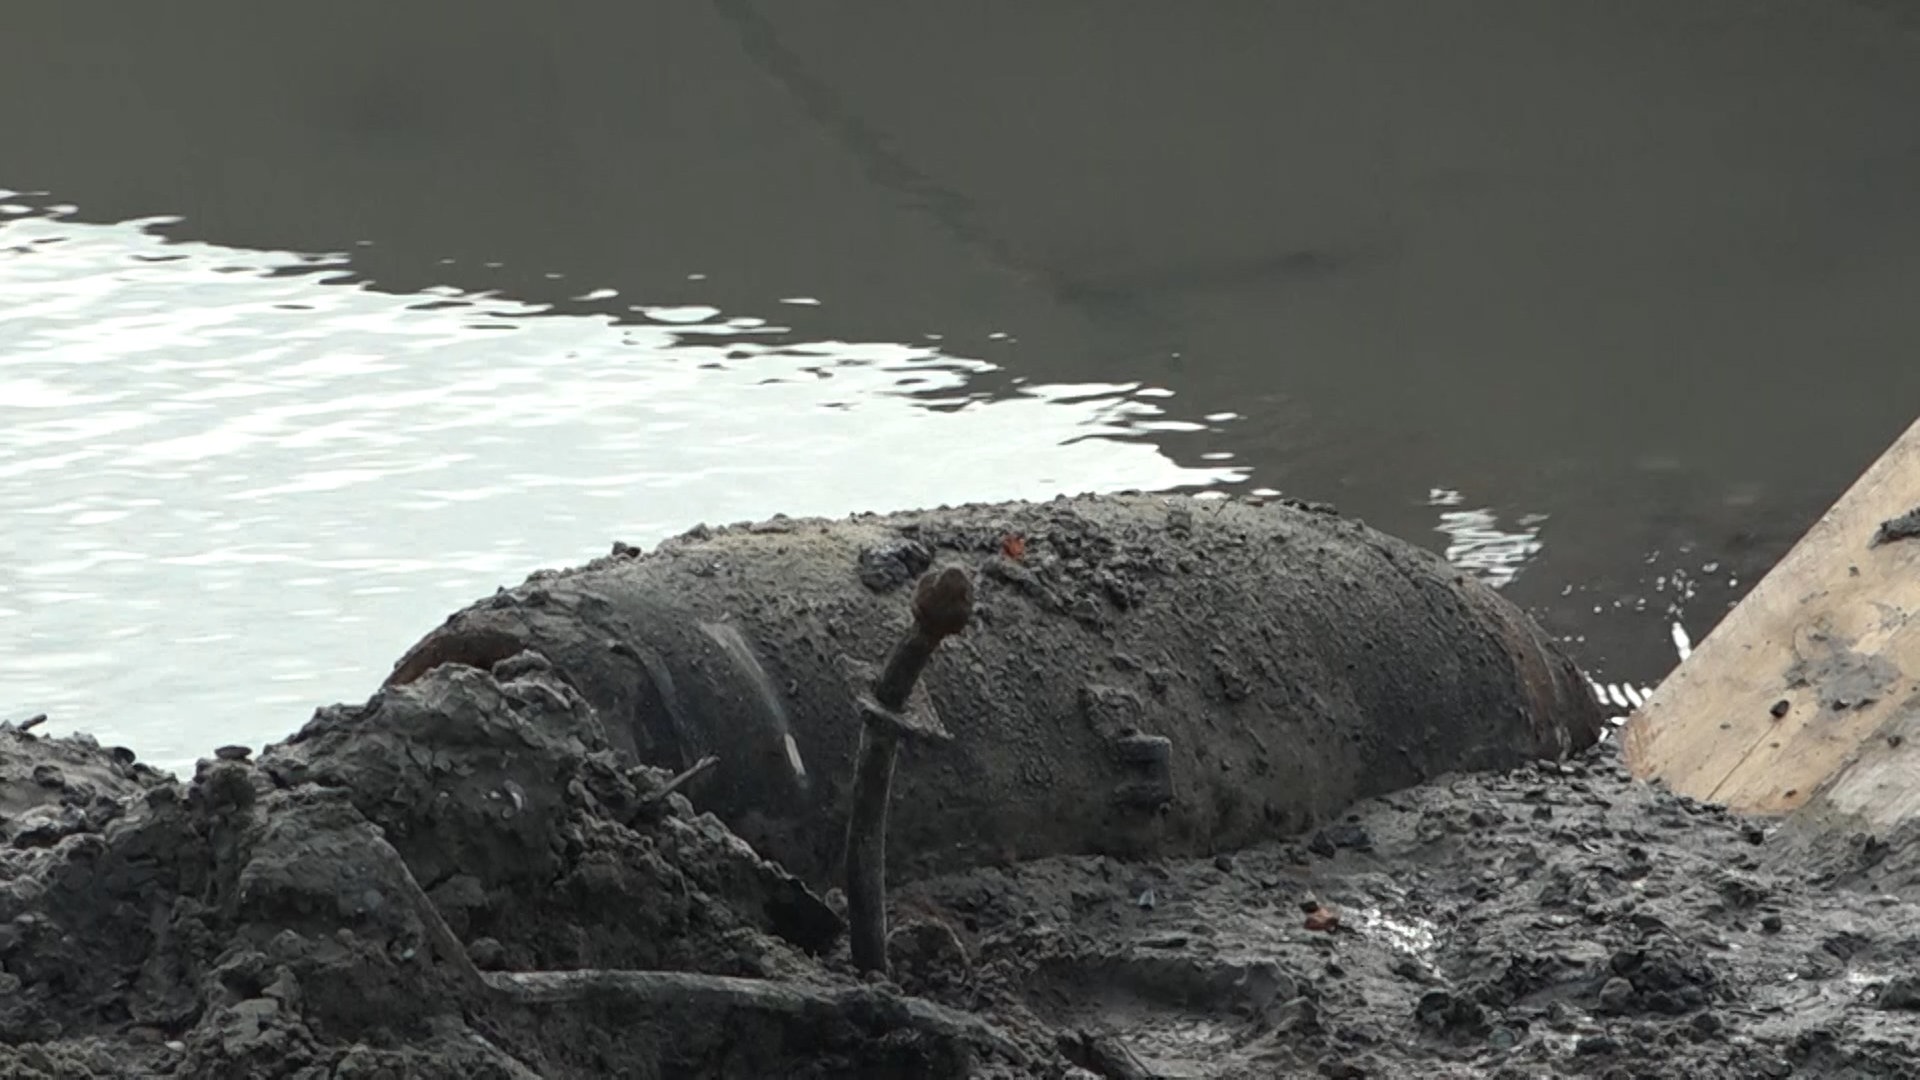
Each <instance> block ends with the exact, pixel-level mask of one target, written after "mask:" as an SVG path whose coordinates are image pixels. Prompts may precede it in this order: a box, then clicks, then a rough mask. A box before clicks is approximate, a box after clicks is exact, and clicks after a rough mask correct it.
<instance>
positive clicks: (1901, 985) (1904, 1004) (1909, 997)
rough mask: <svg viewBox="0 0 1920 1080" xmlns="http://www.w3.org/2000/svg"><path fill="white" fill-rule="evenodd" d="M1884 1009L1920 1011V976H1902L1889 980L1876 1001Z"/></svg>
mask: <svg viewBox="0 0 1920 1080" xmlns="http://www.w3.org/2000/svg"><path fill="white" fill-rule="evenodd" d="M1876 1004H1878V1005H1879V1006H1880V1007H1881V1008H1883V1009H1902V1010H1906V1009H1920V976H1914V975H1902V976H1899V977H1898V978H1895V979H1890V980H1888V982H1887V984H1886V985H1885V986H1882V987H1881V988H1880V996H1879V998H1878V999H1877V1000H1876Z"/></svg>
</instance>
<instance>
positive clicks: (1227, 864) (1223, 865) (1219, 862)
mask: <svg viewBox="0 0 1920 1080" xmlns="http://www.w3.org/2000/svg"><path fill="white" fill-rule="evenodd" d="M1213 868H1214V869H1215V870H1218V871H1220V872H1221V873H1223V874H1231V873H1233V856H1231V855H1215V856H1214V857H1213Z"/></svg>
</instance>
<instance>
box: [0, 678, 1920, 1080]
mask: <svg viewBox="0 0 1920 1080" xmlns="http://www.w3.org/2000/svg"><path fill="white" fill-rule="evenodd" d="M666 779H667V776H666V774H665V773H664V772H663V771H660V770H655V769H650V768H644V767H640V768H636V767H628V766H625V765H623V764H622V763H621V760H620V759H619V757H618V756H616V754H615V753H614V752H613V751H612V750H611V749H610V748H609V744H608V739H607V736H606V733H605V732H604V730H603V729H602V726H601V724H600V721H599V719H598V717H597V716H596V715H595V714H594V712H593V711H592V710H591V709H590V708H588V707H587V706H586V704H585V702H584V701H582V700H581V699H580V697H579V696H578V695H577V694H575V693H574V692H573V691H572V690H571V689H570V688H569V687H568V686H567V684H565V683H564V682H562V681H560V680H558V679H556V678H555V677H554V676H553V674H552V673H551V672H550V671H549V670H547V669H546V666H545V665H544V664H543V663H542V662H541V661H539V660H538V659H536V658H533V657H528V656H522V657H517V658H512V659H509V660H508V661H505V662H503V663H502V664H500V665H497V666H496V668H495V669H494V670H493V671H491V672H488V671H480V670H475V669H471V668H464V667H459V666H448V667H443V668H440V669H437V670H435V671H432V672H430V673H428V674H426V675H424V676H422V677H421V678H419V679H417V680H415V681H414V682H413V683H411V684H409V685H407V686H405V687H396V688H391V689H388V690H386V691H384V692H382V693H381V694H380V695H377V696H376V697H375V698H374V699H373V700H371V701H370V702H368V703H367V704H366V705H364V706H360V707H336V708H330V709H325V710H322V711H321V712H320V713H319V714H317V715H316V717H315V719H314V720H313V722H312V723H310V724H309V725H308V726H307V727H306V728H305V729H304V730H302V731H301V732H300V733H298V734H297V735H296V736H295V737H294V738H292V739H290V740H289V741H288V742H286V743H284V744H281V745H278V746H275V747H270V748H267V749H266V750H264V751H262V752H261V753H260V754H259V755H258V756H257V757H254V756H243V755H241V754H240V752H239V751H237V750H232V749H230V750H228V751H226V757H225V758H214V759H209V760H208V761H206V762H204V763H203V764H202V767H201V769H200V770H199V773H198V775H197V776H196V777H194V778H192V779H191V780H190V781H188V782H186V783H176V782H174V781H173V780H172V779H170V778H167V777H162V776H159V775H157V774H154V773H152V772H151V771H150V770H146V769H144V768H143V767H141V766H139V765H138V764H137V763H134V762H132V761H131V755H129V754H127V753H126V752H125V751H117V750H112V749H102V748H99V747H95V746H93V745H91V744H90V743H89V742H87V741H86V740H83V739H61V740H48V739H41V738H38V737H36V736H34V735H31V734H26V733H22V732H19V731H17V730H14V729H5V728H0V806H3V807H4V819H0V967H3V970H0V1076H7V1077H46V1078H53V1077H60V1078H69V1077H87V1076H95V1077H118V1076H176V1077H207V1078H228V1077H231V1078H236V1080H237V1078H241V1077H266V1078H273V1077H299V1078H302V1080H322V1078H342V1080H344V1078H366V1080H373V1078H382V1077H425V1078H435V1077H448V1078H452V1077H460V1078H463V1080H485V1078H495V1077H499V1078H513V1080H524V1078H527V1077H562V1078H573V1077H580V1078H585V1077H603V1076H615V1077H682V1076H686V1077H703V1076H710V1077H743V1078H744V1077H756V1078H757V1077H787V1076H793V1077H830V1076H832V1077H838V1076H856V1077H857V1076H871V1077H960V1076H982V1077H1008V1078H1011V1077H1047V1078H1062V1080H1064V1078H1068V1077H1073V1078H1076V1080H1084V1078H1086V1077H1088V1076H1105V1077H1126V1078H1135V1077H1153V1076H1164V1077H1181V1076H1186V1077H1237V1076H1283V1077H1284V1076H1308V1077H1312V1076H1323V1077H1400V1076H1420V1077H1431V1078H1440V1077H1450V1076H1459V1077H1468V1076H1496V1077H1500V1076H1504V1077H1515V1078H1519V1077H1537V1076H1582V1077H1609V1078H1611V1077H1672V1076H1687V1077H1692V1078H1701V1080H1706V1078H1718V1077H1726V1078H1741V1080H1745V1078H1749V1077H1785V1076H1808V1077H1812V1076H1819V1077H1849V1076H1854V1077H1868V1076H1874V1077H1895V1076H1913V1075H1920V984H1917V983H1916V981H1915V979H1914V973H1915V972H1920V907H1916V904H1915V900H1916V899H1920V878H1916V876H1915V875H1914V874H1913V873H1912V871H1911V866H1912V864H1911V862H1908V861H1904V860H1903V859H1902V857H1901V856H1902V852H1901V851H1900V850H1897V849H1896V847H1889V846H1888V845H1886V844H1883V843H1880V842H1875V841H1867V840H1864V839H1859V840H1853V841H1847V840H1845V839H1844V838H1839V839H1832V838H1830V839H1829V840H1828V842H1825V843H1823V844H1821V845H1820V846H1819V849H1818V856H1819V857H1818V858H1817V859H1814V860H1812V861H1808V860H1807V859H1806V851H1807V848H1806V846H1805V844H1804V842H1800V841H1796V842H1794V843H1789V842H1787V841H1786V840H1785V838H1783V837H1781V836H1778V835H1774V834H1773V833H1772V832H1770V831H1769V828H1768V827H1767V826H1765V825H1761V824H1756V823H1749V822H1744V821H1741V820H1738V819H1736V818H1734V817H1732V816H1730V815H1728V814H1726V813H1724V812H1722V811H1720V810H1717V809H1714V808H1711V807H1706V806H1702V805H1700V804H1697V803H1693V802H1691V801H1688V800H1684V799H1678V798H1674V797H1671V796H1667V795H1664V794H1663V793H1661V792H1659V791H1658V790H1656V789H1652V788H1648V787H1646V786H1644V785H1639V784H1637V783H1633V782H1630V781H1629V780H1627V778H1626V776H1625V773H1624V771H1623V770H1622V768H1621V766H1620V765H1619V763H1618V761H1617V758H1616V757H1615V754H1614V751H1613V750H1612V747H1611V744H1610V743H1603V744H1602V745H1601V746H1599V747H1597V748H1595V749H1594V750H1592V751H1590V752H1588V753H1586V754H1584V755H1581V756H1580V757H1577V758H1575V759H1573V760H1571V761H1567V762H1564V763H1556V762H1547V763H1541V764H1539V765H1533V766H1528V767H1524V768H1521V769H1519V770H1517V771H1511V772H1502V773H1488V774H1473V775H1466V776H1453V777H1443V778H1440V779H1437V780H1433V781H1429V782H1427V783H1426V784H1423V785H1421V786H1419V787H1416V788H1413V789H1410V790H1406V791H1402V792H1399V793H1397V794H1393V795H1390V796H1386V797H1384V798H1381V799H1379V800H1376V801H1373V802H1369V803H1365V804H1361V805H1358V806H1356V807H1354V808H1353V813H1352V814H1351V816H1347V817H1342V818H1340V819H1338V820H1336V821H1333V822H1331V823H1329V824H1327V825H1325V826H1324V827H1322V828H1320V829H1318V830H1316V831H1315V832H1313V833H1311V834H1308V835H1302V836H1298V837H1294V838H1291V839H1286V840H1278V841H1274V842H1271V843H1265V844H1259V845H1255V846H1252V847H1249V848H1244V849H1242V850H1239V851H1236V852H1233V853H1222V854H1219V855H1215V856H1211V857H1196V858H1191V859H1174V860H1141V861H1126V860H1121V859H1117V858H1112V857H1106V856H1075V857H1065V858H1056V859H1049V860H1040V861H1031V862H1023V863H1014V864H1009V865H1004V866H988V867H980V868H975V869H971V870H968V871H966V872H963V873H958V874H954V875H949V876H944V877H938V878H931V879H927V880H922V881H918V882H913V883H911V884H908V885H906V886H904V887H902V888H900V889H898V890H896V893H895V895H894V909H895V910H894V926H895V934H894V942H893V949H892V956H893V961H894V981H892V982H880V983H862V982H861V981H860V980H858V979H857V978H855V977H854V976H853V975H852V974H851V972H850V966H849V964H848V961H847V956H846V946H845V943H844V935H843V934H841V933H840V932H839V931H840V926H839V916H838V915H837V914H836V909H837V905H836V904H835V903H834V902H832V899H831V897H829V898H825V899H823V898H819V897H816V896H815V895H814V894H813V893H811V892H810V891H809V890H808V889H806V888H805V887H804V886H802V885H801V884H800V883H799V882H798V881H797V880H796V879H794V878H793V877H791V876H789V875H788V874H786V873H785V872H784V871H783V870H781V869H780V868H779V867H777V866H774V865H772V864H770V863H768V862H766V861H764V860H762V859H761V858H760V857H759V856H757V855H756V854H755V853H754V852H753V851H752V850H751V849H750V848H748V847H747V846H746V845H745V844H744V843H743V842H741V841H740V840H738V839H737V838H736V837H734V836H733V835H732V834H731V833H729V832H728V831H727V830H726V829H725V828H724V827H723V826H722V825H721V824H720V823H719V821H718V820H717V819H715V818H714V817H712V816H710V815H700V814H695V813H694V811H693V809H692V805H691V804H690V803H689V802H688V801H686V800H685V799H684V798H683V797H681V796H680V795H679V794H673V795H670V796H667V797H665V798H660V797H658V793H659V792H660V791H661V789H662V787H663V785H664V784H665V782H666ZM700 782H702V781H700V780H696V781H694V783H695V784H696V785H697V784H698V783H700ZM1776 853H1779V854H1778V855H1777V854H1776ZM413 885H417V886H418V887H419V889H420V890H422V891H423V892H424V894H425V900H424V902H425V904H426V907H425V908H424V909H423V907H422V906H421V904H420V903H419V902H416V901H415V900H412V899H410V896H414V895H415V893H414V891H413V889H412V888H411V886H413ZM440 919H443V920H444V922H445V924H446V926H447V927H449V928H450V929H451V932H452V933H453V935H454V936H455V937H457V939H458V946H457V947H458V949H459V950H460V951H461V952H464V953H465V954H466V955H467V956H468V957H469V958H470V959H471V961H472V962H473V963H474V964H475V965H477V966H478V967H479V968H482V969H486V970H487V971H491V972H496V973H497V972H505V971H514V972H528V971H555V970H572V969H579V968H595V969H611V970H615V971H634V970H640V971H653V972H666V973H670V974H671V973H706V974H713V975H725V976H737V977H741V979H742V980H743V981H741V982H738V983H729V984H727V985H728V986H730V987H741V986H744V987H746V988H748V989H747V991H745V992H740V991H734V990H730V991H728V992H727V993H726V994H718V995H716V994H714V993H705V995H704V996H701V995H700V994H696V993H694V992H692V991H689V992H688V993H686V994H677V993H675V992H673V991H672V987H671V986H669V987H668V988H667V992H664V993H652V994H638V993H631V992H627V991H626V990H622V989H620V988H613V989H603V990H601V991H598V992H595V993H591V994H588V995H586V996H584V997H576V998H574V999H571V1000H561V1001H551V1002H547V1003H540V1002H534V1001H526V1000H516V999H512V998H511V997H510V996H508V995H503V994H488V993H484V992H480V991H477V990H476V989H475V988H474V986H472V985H471V984H469V983H467V982H465V981H463V979H462V977H461V975H460V972H459V970H458V967H457V965H456V964H454V963H452V962H451V961H450V959H449V957H448V956H446V955H443V950H441V949H439V948H436V947H435V945H434V943H433V937H432V936H433V929H432V925H431V924H432V923H433V922H434V921H436V920H440ZM703 985H704V984H703ZM761 988H765V990H766V991H767V992H766V993H765V994H762V993H761ZM762 998H764V1000H762Z"/></svg>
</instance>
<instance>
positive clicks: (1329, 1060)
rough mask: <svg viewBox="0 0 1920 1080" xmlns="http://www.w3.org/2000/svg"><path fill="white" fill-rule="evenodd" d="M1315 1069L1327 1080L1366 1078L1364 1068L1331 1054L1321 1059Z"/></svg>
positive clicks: (1360, 1079)
mask: <svg viewBox="0 0 1920 1080" xmlns="http://www.w3.org/2000/svg"><path fill="white" fill-rule="evenodd" d="M1316 1068H1318V1069H1319V1070H1320V1075H1321V1076H1324V1077H1326V1078H1327V1080H1366V1076H1367V1070H1366V1069H1365V1068H1363V1067H1361V1066H1359V1065H1356V1064H1354V1063H1353V1062H1351V1061H1347V1060H1345V1059H1344V1058H1337V1057H1334V1056H1333V1055H1331V1054H1329V1055H1327V1056H1326V1057H1323V1058H1321V1059H1320V1061H1319V1063H1318V1065H1317V1066H1316Z"/></svg>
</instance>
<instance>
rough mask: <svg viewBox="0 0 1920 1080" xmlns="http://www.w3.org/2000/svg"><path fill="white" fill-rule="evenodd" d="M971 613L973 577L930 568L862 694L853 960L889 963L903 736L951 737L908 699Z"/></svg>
mask: <svg viewBox="0 0 1920 1080" xmlns="http://www.w3.org/2000/svg"><path fill="white" fill-rule="evenodd" d="M972 617H973V579H972V578H970V577H968V576H967V572H966V571H965V570H962V569H960V568H959V567H957V566H949V567H947V568H946V569H944V570H940V571H938V572H929V573H928V574H926V575H924V576H923V577H921V579H920V583H919V584H918V585H917V586H915V587H914V590H913V629H911V630H909V631H908V632H907V635H906V636H905V637H904V638H902V639H900V642H899V643H898V644H897V645H895V646H894V647H893V652H892V654H891V655H889V656H888V657H887V666H886V667H885V668H884V669H883V670H882V671H881V672H880V676H879V677H878V678H877V679H875V680H874V684H873V693H872V695H871V696H870V697H869V696H866V695H862V696H861V699H860V719H861V721H862V727H861V733H860V748H859V751H858V755H857V757H856V761H857V763H858V764H857V765H856V766H855V772H854V779H853V806H852V809H851V811H850V813H849V814H848V817H847V854H846V875H847V921H848V924H849V925H848V933H849V944H850V945H851V946H852V950H853V963H854V966H855V967H857V968H859V969H860V970H861V971H885V970H886V969H887V861H886V860H887V802H888V799H889V798H890V797H891V795H892V787H893V762H894V757H895V755H896V754H897V753H898V751H899V748H900V740H901V738H902V737H905V736H912V737H916V738H925V739H934V740H939V741H946V740H949V739H951V738H952V736H950V735H949V734H947V731H946V729H945V727H943V726H942V725H941V723H940V721H939V719H938V718H937V717H933V716H931V715H929V717H928V718H927V719H926V720H925V721H923V722H916V721H915V719H914V718H912V717H910V716H909V715H908V712H907V699H908V698H909V697H911V696H912V694H913V687H914V684H915V683H916V682H918V681H919V679H920V673H921V672H922V671H924V670H926V667H927V661H928V660H930V659H932V658H933V651H934V650H935V649H937V648H939V647H940V642H941V641H943V640H945V639H946V638H948V637H951V636H953V635H954V634H957V633H959V632H961V631H962V630H964V629H966V626H967V620H968V619H970V618H972Z"/></svg>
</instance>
